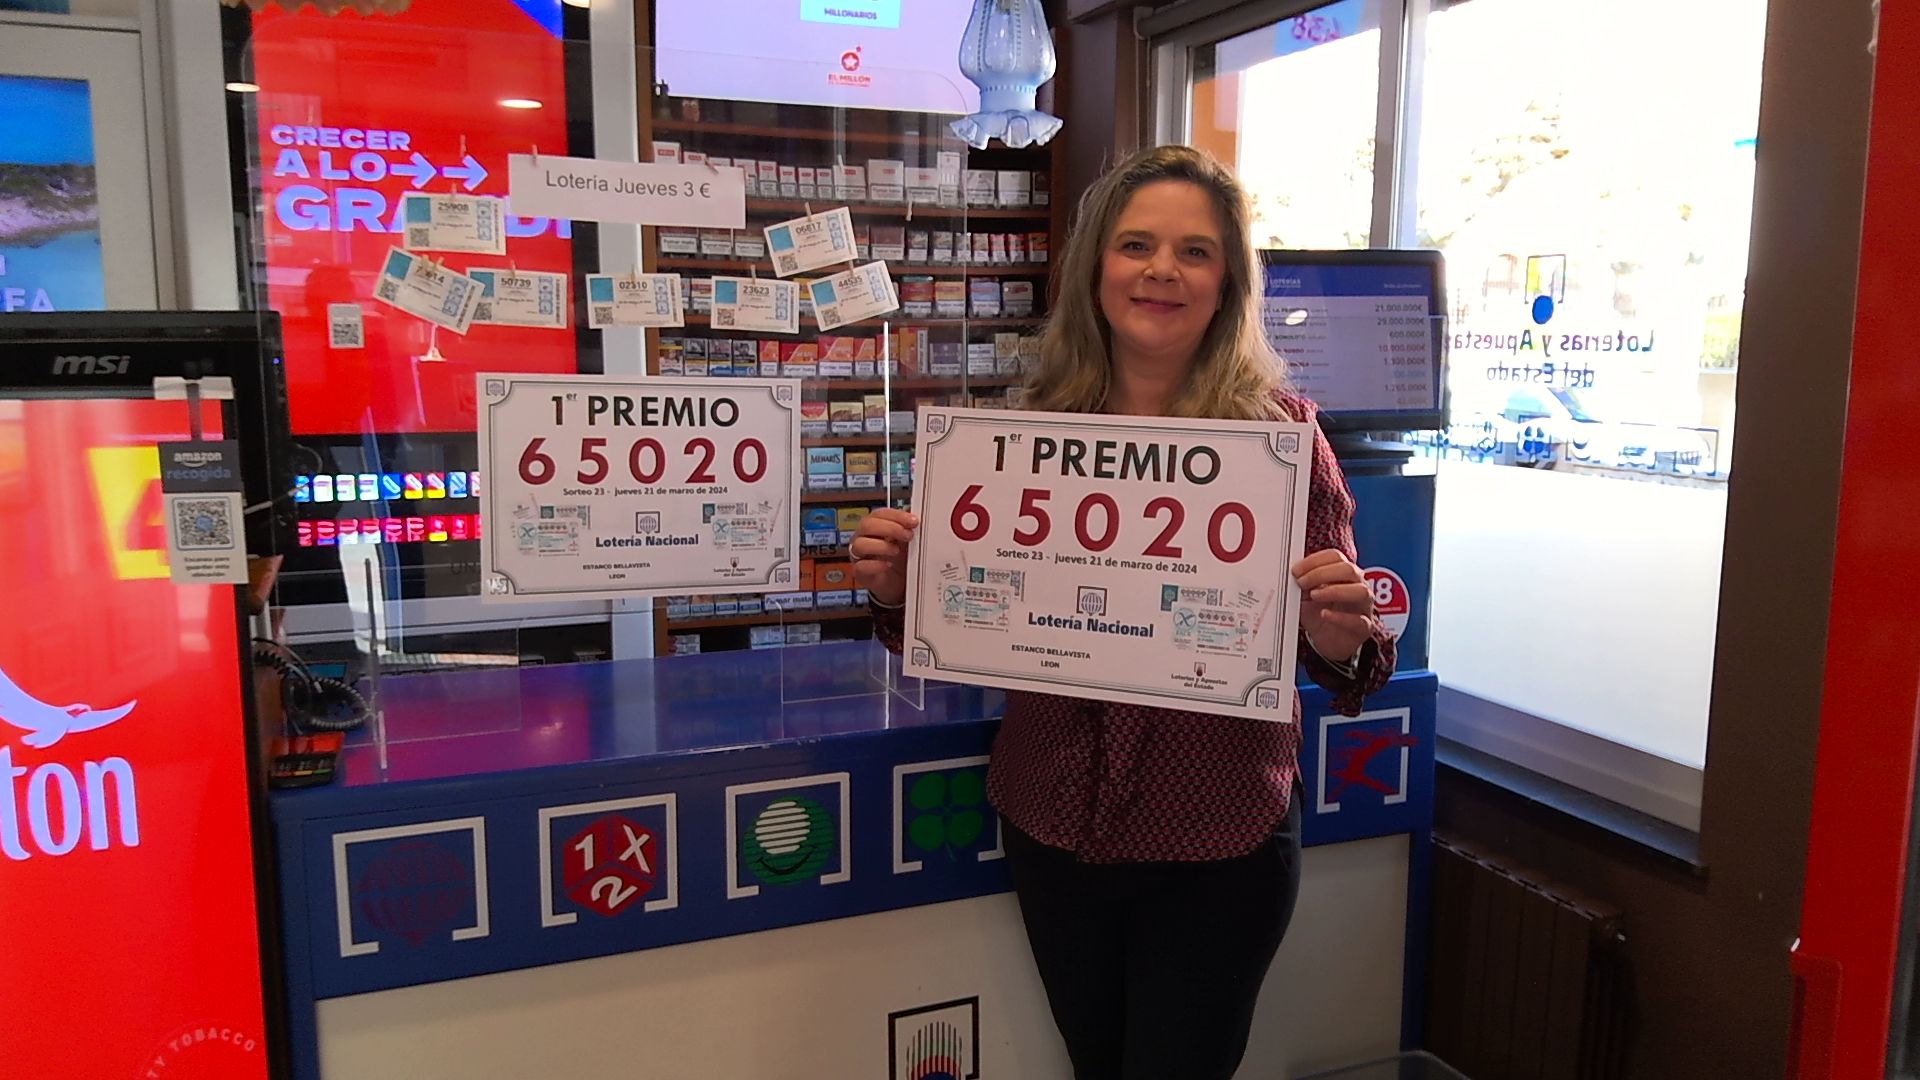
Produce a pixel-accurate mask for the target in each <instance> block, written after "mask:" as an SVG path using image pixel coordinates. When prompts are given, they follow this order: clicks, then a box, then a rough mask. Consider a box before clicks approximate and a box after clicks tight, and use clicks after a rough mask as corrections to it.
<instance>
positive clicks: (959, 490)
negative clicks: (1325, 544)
mask: <svg viewBox="0 0 1920 1080" xmlns="http://www.w3.org/2000/svg"><path fill="white" fill-rule="evenodd" d="M1312 454H1313V429H1312V427H1311V426H1310V425H1305V424H1290V423H1264V422H1254V421H1246V422H1242V421H1206V420H1164V419H1154V418H1136V417H1098V418H1094V417H1088V416H1085V415H1079V414H1064V413H1018V414H1009V413H1006V412H1004V411H1002V410H978V409H945V408H931V409H925V410H922V412H921V415H920V429H919V435H918V447H917V453H916V458H917V460H918V464H919V477H918V480H917V482H916V484H915V486H914V489H913V509H914V512H915V513H916V514H917V515H919V517H920V521H921V525H920V530H919V533H918V535H917V536H916V537H915V540H914V544H913V548H912V550H911V554H910V556H909V560H908V589H907V614H906V630H907V633H906V649H905V652H906V656H905V660H906V665H905V672H906V674H909V675H921V676H924V677H927V678H936V679H944V680H948V681H953V682H972V683H977V684H982V685H988V686H998V687H1002V688H1007V689H1018V690H1035V691H1041V692H1046V693H1054V694H1066V695H1069V696H1075V697H1087V698H1095V699H1100V700H1106V701H1117V702H1126V703H1131V704H1138V705H1149V706H1158V707H1162V708H1172V709H1184V710H1191V711H1197V712H1206V713H1214V714H1226V715H1234V716H1244V717H1249V718H1253V719H1261V720H1272V721H1281V722H1286V721H1291V720H1292V718H1293V712H1292V706H1293V677H1294V661H1295V645H1296V642H1297V639H1298V631H1299V600H1300V597H1299V589H1298V588H1297V586H1295V584H1294V582H1293V578H1292V574H1291V567H1292V565H1293V563H1294V562H1295V561H1297V560H1298V559H1299V558H1300V557H1301V555H1302V553H1303V549H1304V548H1305V545H1306V509H1307V492H1308V488H1309V485H1310V479H1311V474H1312Z"/></svg>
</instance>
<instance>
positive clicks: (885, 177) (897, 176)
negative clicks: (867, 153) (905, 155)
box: [867, 158, 907, 204]
mask: <svg viewBox="0 0 1920 1080" xmlns="http://www.w3.org/2000/svg"><path fill="white" fill-rule="evenodd" d="M867 195H868V197H869V198H871V199H872V200H873V201H874V202H877V203H895V204H898V203H903V202H905V201H907V163H906V162H904V161H894V160H891V159H887V158H872V159H870V160H868V162H867Z"/></svg>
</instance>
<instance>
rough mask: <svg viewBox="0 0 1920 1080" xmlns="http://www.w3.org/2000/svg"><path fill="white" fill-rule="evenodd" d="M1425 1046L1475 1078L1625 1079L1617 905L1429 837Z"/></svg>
mask: <svg viewBox="0 0 1920 1080" xmlns="http://www.w3.org/2000/svg"><path fill="white" fill-rule="evenodd" d="M1434 840H1435V843H1434V872H1433V933H1432V937H1431V942H1432V946H1431V947H1432V956H1431V959H1430V962H1429V965H1428V969H1427V972H1428V979H1427V1046H1428V1048H1429V1049H1430V1050H1432V1051H1433V1052H1434V1053H1435V1054H1437V1055H1439V1056H1440V1058H1441V1059H1442V1060H1444V1061H1446V1062H1447V1063H1448V1064H1450V1065H1453V1066H1455V1067H1456V1068H1458V1069H1459V1070H1460V1071H1461V1072H1463V1073H1465V1074H1466V1075H1467V1076H1470V1077H1472V1078H1473V1080H1622V1078H1624V1077H1625V1076H1626V1058H1627V1054H1626V1048H1627V1039H1628V1034H1629V1031H1630V1025H1631V1024H1632V1019H1633V1016H1632V1014H1633V1002H1632V985H1631V978H1630V973H1629V970H1628V967H1627V963H1626V950H1625V944H1626V937H1625V934H1624V932H1623V931H1622V929H1621V925H1620V913H1619V912H1618V911H1615V910H1613V909H1611V908H1608V907H1607V906H1605V905H1603V904H1597V903H1594V902H1592V901H1590V900H1587V899H1585V898H1582V897H1580V896H1578V895H1577V894H1575V893H1574V892H1573V891H1572V890H1570V889H1566V888H1564V887H1561V886H1559V885H1555V884H1552V883H1550V882H1547V881H1544V880H1541V879H1540V878H1539V877H1538V876H1537V875H1534V874H1532V873H1529V872H1528V871H1525V870H1522V869H1520V868H1519V867H1516V866H1514V865H1512V864H1511V863H1510V862H1507V861H1505V860H1502V859H1499V858H1494V857H1490V856H1488V855H1485V854H1483V853H1481V852H1478V851H1475V850H1473V849H1472V848H1470V847H1468V846H1467V845H1465V844H1463V843H1461V842H1459V841H1458V840H1455V839H1452V838H1448V837H1445V836H1443V835H1439V834H1436V835H1435V838H1434Z"/></svg>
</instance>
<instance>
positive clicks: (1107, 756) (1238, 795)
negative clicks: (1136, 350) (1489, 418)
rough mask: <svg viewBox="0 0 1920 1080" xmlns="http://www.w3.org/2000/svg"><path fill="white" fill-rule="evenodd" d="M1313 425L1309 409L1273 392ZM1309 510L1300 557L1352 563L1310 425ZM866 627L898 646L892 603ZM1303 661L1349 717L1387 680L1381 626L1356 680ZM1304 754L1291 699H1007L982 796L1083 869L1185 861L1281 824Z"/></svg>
mask: <svg viewBox="0 0 1920 1080" xmlns="http://www.w3.org/2000/svg"><path fill="white" fill-rule="evenodd" d="M1280 400H1281V402H1282V403H1283V404H1284V405H1285V406H1286V408H1287V411H1288V412H1290V413H1292V414H1293V415H1294V416H1297V417H1299V418H1301V419H1302V420H1303V421H1305V422H1308V423H1312V422H1313V421H1314V418H1315V416H1316V414H1317V413H1318V409H1317V408H1316V407H1315V406H1314V404H1313V403H1312V402H1310V401H1308V400H1307V399H1305V398H1302V397H1299V396H1297V395H1293V394H1283V395H1280ZM1311 484H1312V486H1311V488H1310V489H1309V494H1308V502H1307V551H1308V553H1309V554H1310V553H1312V552H1315V551H1321V550H1324V549H1326V548H1334V549H1337V550H1339V551H1342V552H1344V553H1346V555H1347V557H1348V558H1350V559H1356V560H1357V555H1356V554H1355V552H1354V547H1353V508H1354V502H1353V494H1352V492H1350V491H1349V490H1348V489H1347V482H1346V477H1345V476H1344V475H1343V474H1342V473H1341V471H1340V463H1339V462H1338V461H1337V460H1336V459H1335V458H1334V456H1333V448H1332V447H1331V446H1329V445H1328V444H1327V440H1326V437H1325V436H1324V435H1322V434H1320V433H1319V431H1318V430H1317V429H1316V430H1315V432H1314V443H1313V478H1312V481H1311ZM873 613H874V627H875V633H876V635H877V636H878V637H879V638H880V640H881V642H882V643H883V644H885V645H886V647H887V648H889V649H892V650H893V651H895V652H898V651H899V650H900V641H901V637H902V635H903V633H904V631H905V617H904V613H903V612H902V611H901V610H899V609H887V608H879V607H876V608H874V609H873ZM1299 656H1300V661H1299V662H1300V664H1301V666H1302V667H1303V668H1304V669H1305V670H1306V672H1307V674H1308V675H1309V676H1311V677H1312V679H1313V681H1314V682H1316V683H1319V684H1320V685H1321V686H1323V687H1326V688H1327V689H1328V690H1330V691H1332V692H1333V707H1334V708H1335V709H1336V710H1338V711H1339V712H1341V713H1343V714H1345V715H1347V716H1352V715H1355V714H1357V713H1358V712H1359V711H1360V709H1361V705H1362V703H1363V701H1364V700H1365V699H1366V696H1367V695H1368V694H1371V693H1373V692H1374V691H1376V690H1378V689H1380V688H1381V687H1382V686H1385V685H1386V683H1387V680H1388V679H1389V678H1390V677H1391V676H1392V675H1393V666H1394V658H1395V657H1394V642H1393V639H1392V638H1391V637H1389V636H1388V635H1387V634H1386V632H1385V631H1384V630H1382V629H1381V628H1380V627H1379V626H1378V625H1377V624H1376V626H1375V628H1374V633H1373V639H1372V640H1371V641H1369V642H1368V643H1367V644H1366V646H1365V647H1364V648H1363V649H1362V650H1361V653H1360V658H1359V662H1358V663H1357V664H1356V665H1355V666H1354V667H1353V669H1352V672H1353V673H1352V674H1351V675H1347V674H1344V673H1343V672H1342V671H1341V669H1340V668H1339V667H1336V666H1335V665H1333V664H1330V663H1328V662H1327V661H1326V660H1325V659H1324V658H1322V657H1321V656H1320V655H1319V654H1318V653H1316V652H1314V651H1313V647H1312V646H1311V645H1309V644H1308V643H1307V640H1306V635H1305V634H1304V633H1303V634H1302V635H1301V638H1300V651H1299ZM1299 756H1300V695H1299V694H1298V693H1295V694H1294V699H1293V723H1291V724H1278V723H1274V722H1272V721H1268V720H1249V719H1243V718H1240V717H1232V716H1208V715H1205V714H1201V713H1191V712H1181V711H1178V710H1174V709H1156V708H1148V707H1144V706H1139V705H1119V704H1111V703H1108V702H1101V701H1086V700H1081V699H1078V698H1069V697H1061V696H1059V695H1056V694H1039V693H1029V692H1013V693H1009V694H1008V695H1007V711H1006V717H1005V719H1003V720H1002V721H1001V725H1000V733H999V735H998V736H997V737H996V738H995V739H994V743H993V756H992V762H991V764H990V765H989V766H988V770H987V794H988V797H989V798H990V799H991V800H992V801H993V805H994V808H995V809H997V810H998V811H999V812H1000V813H1001V815H1002V816H1004V817H1005V818H1006V819H1007V820H1008V821H1010V822H1012V823H1013V824H1014V825H1015V826H1017V827H1018V828H1019V829H1020V830H1021V831H1022V832H1024V833H1026V834H1027V835H1029V836H1031V837H1033V838H1034V839H1036V840H1038V841H1040V842H1041V843H1044V844H1049V845H1052V846H1053V847H1057V848H1062V849H1064V850H1067V851H1071V852H1073V853H1074V854H1076V855H1077V856H1079V857H1080V859H1081V860H1083V861H1085V862H1160V861H1169V862H1194V861H1201V860H1208V859H1227V858H1232V857H1234V856H1236V855H1244V854H1246V853H1248V852H1250V851H1252V850H1253V849H1254V848H1256V847H1258V846H1259V845H1260V843H1261V841H1263V840H1265V839H1266V838H1267V837H1268V836H1270V835H1272V833H1273V831H1274V830H1275V829H1276V828H1278V827H1279V825H1280V822H1281V820H1282V819H1283V818H1284V817H1285V816H1286V813H1287V804H1288V801H1289V800H1290V799H1291V797H1292V793H1293V786H1294V779H1295V775H1296V773H1297V772H1298V769H1299Z"/></svg>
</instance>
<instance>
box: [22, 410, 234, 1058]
mask: <svg viewBox="0 0 1920 1080" xmlns="http://www.w3.org/2000/svg"><path fill="white" fill-rule="evenodd" d="M186 418H187V416H186V407H185V406H184V405H181V404H179V403H157V402H152V401H119V400H109V399H97V400H85V401H71V400H34V401H0V522H4V523H5V527H4V528H0V595H3V596H5V597H6V598H7V610H8V612H9V617H8V618H6V619H4V620H0V926H5V927H7V928H8V929H9V931H10V933H9V935H8V943H7V962H6V964H5V965H4V966H0V1014H3V1015H7V1016H14V1017H33V1018H34V1019H33V1022H32V1031H31V1033H30V1034H28V1033H26V1032H25V1031H24V1030H23V1031H22V1033H21V1034H20V1035H19V1037H16V1038H12V1039H9V1040H8V1043H7V1046H6V1049H5V1051H4V1054H0V1062H4V1064H0V1073H4V1074H5V1075H7V1076H9V1077H11V1076H21V1077H39V1076H87V1077H96V1076H97V1077H125V1078H129V1080H131V1078H136V1077H149V1076H160V1077H174V1076H180V1077H187V1076H191V1077H212V1078H218V1080H238V1078H242V1077H265V1076H266V1075H267V1060H268V1055H267V1048H266V1043H265V1038H266V1036H265V1010H264V1008H263V1007H262V998H261V993H262V991H261V972H260V939H259V924H258V922H257V921H256V918H255V914H254V913H255V910H256V908H255V895H254V877H253V870H254V867H253V837H252V832H251V828H250V821H251V809H250V806H249V795H248V788H247V782H248V778H247V756H246V738H245V718H244V714H243V711H242V699H241V693H242V687H241V684H240V659H239V655H238V653H239V649H240V643H239V641H238V640H237V638H238V635H237V621H236V616H235V609H234V595H233V591H232V589H231V587H228V586H184V587H182V586H175V585H173V584H172V583H171V582H169V581H168V580H166V567H165V562H164V559H163V558H161V557H160V556H159V555H158V554H157V549H160V548H162V547H163V546H164V535H165V530H164V527H163V526H161V525H160V524H159V522H158V521H157V520H156V515H155V514H154V513H152V512H150V511H149V510H143V509H142V507H145V506H151V507H153V508H155V509H157V507H158V484H159V474H160V468H159V456H158V453H157V451H156V450H155V443H156V441H161V440H167V439H178V438H181V437H183V436H184V435H185V434H186V430H185V429H186V426H187V425H186ZM216 429H217V424H210V425H209V432H210V433H211V432H212V431H214V430H216Z"/></svg>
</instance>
